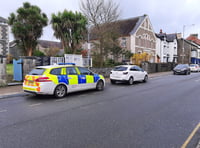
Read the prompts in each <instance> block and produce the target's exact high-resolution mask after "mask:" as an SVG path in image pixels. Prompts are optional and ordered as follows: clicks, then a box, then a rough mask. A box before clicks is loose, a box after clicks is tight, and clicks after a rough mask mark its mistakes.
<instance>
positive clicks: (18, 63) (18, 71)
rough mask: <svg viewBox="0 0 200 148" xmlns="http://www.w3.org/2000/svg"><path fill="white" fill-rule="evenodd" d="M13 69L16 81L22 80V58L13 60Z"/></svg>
mask: <svg viewBox="0 0 200 148" xmlns="http://www.w3.org/2000/svg"><path fill="white" fill-rule="evenodd" d="M13 71H14V80H15V81H22V80H23V78H22V77H23V74H22V59H19V60H15V59H14V60H13Z"/></svg>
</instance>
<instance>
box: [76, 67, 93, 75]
mask: <svg viewBox="0 0 200 148" xmlns="http://www.w3.org/2000/svg"><path fill="white" fill-rule="evenodd" d="M78 69H79V71H80V73H81V75H91V74H92V72H91V71H89V70H88V69H86V68H83V67H78Z"/></svg>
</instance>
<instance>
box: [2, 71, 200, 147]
mask: <svg viewBox="0 0 200 148" xmlns="http://www.w3.org/2000/svg"><path fill="white" fill-rule="evenodd" d="M199 87H200V73H192V74H191V75H187V76H185V75H167V76H163V77H154V78H152V79H150V80H149V81H148V82H147V83H135V84H134V85H132V86H129V85H125V84H118V85H111V84H109V83H107V85H106V88H105V90H104V91H102V92H97V91H85V92H79V93H73V94H69V95H68V96H67V97H65V98H63V99H55V98H54V97H53V96H41V97H35V96H20V97H12V98H7V99H1V100H0V147H2V148H22V147H28V148H31V147H33V148H36V147H37V148H46V147H48V148H66V147H67V148H176V147H177V148H179V147H181V145H182V144H183V143H184V142H185V140H186V139H187V137H188V136H189V135H190V133H191V131H192V130H193V129H194V128H195V126H196V125H197V124H198V123H199V113H200V107H199V105H200V99H199ZM197 139H198V138H197ZM196 142H198V141H194V143H196Z"/></svg>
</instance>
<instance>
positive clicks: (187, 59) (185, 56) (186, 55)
mask: <svg viewBox="0 0 200 148" xmlns="http://www.w3.org/2000/svg"><path fill="white" fill-rule="evenodd" d="M177 43H178V50H177V51H178V52H177V53H178V54H177V55H178V59H177V63H181V64H190V63H192V59H193V58H194V57H193V56H196V54H195V53H196V51H198V50H199V46H198V45H197V44H195V43H193V42H192V41H188V40H185V39H183V38H180V39H178V40H177Z"/></svg>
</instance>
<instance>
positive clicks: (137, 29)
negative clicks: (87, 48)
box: [90, 15, 156, 64]
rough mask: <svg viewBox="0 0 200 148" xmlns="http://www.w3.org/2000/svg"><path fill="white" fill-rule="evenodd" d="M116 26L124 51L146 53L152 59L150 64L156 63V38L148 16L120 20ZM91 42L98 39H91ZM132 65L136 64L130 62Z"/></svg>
mask: <svg viewBox="0 0 200 148" xmlns="http://www.w3.org/2000/svg"><path fill="white" fill-rule="evenodd" d="M114 25H117V32H118V33H119V42H120V46H121V47H122V48H123V49H125V50H127V51H130V52H131V53H133V54H135V53H144V52H145V53H147V54H148V55H149V57H150V58H149V62H156V36H155V33H154V30H153V27H152V24H151V21H150V19H149V16H148V15H143V16H138V17H134V18H129V19H124V20H118V21H117V22H115V23H114ZM91 36H92V35H91ZM91 40H97V39H95V38H90V41H91ZM122 60H123V58H122ZM130 63H133V64H134V61H133V60H130Z"/></svg>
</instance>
